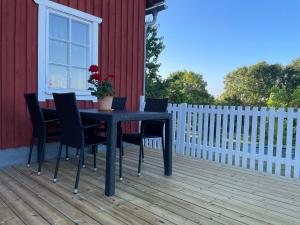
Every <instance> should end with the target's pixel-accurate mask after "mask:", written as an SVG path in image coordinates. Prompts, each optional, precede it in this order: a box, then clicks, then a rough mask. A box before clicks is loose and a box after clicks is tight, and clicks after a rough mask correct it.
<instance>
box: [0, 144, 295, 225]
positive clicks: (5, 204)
mask: <svg viewBox="0 0 300 225" xmlns="http://www.w3.org/2000/svg"><path fill="white" fill-rule="evenodd" d="M104 159H105V153H100V154H98V161H97V163H98V171H97V172H93V169H92V164H91V163H92V157H91V156H89V157H87V159H86V162H87V163H86V164H87V168H85V169H82V176H81V180H80V188H79V191H80V192H79V193H78V194H77V195H74V194H73V193H72V191H73V184H74V179H75V170H76V165H77V161H76V159H75V158H74V159H71V160H70V161H68V162H66V161H62V163H61V167H60V172H59V181H58V183H56V184H54V183H53V182H52V176H53V171H54V161H47V162H46V163H45V164H44V167H43V171H42V173H43V174H42V176H37V175H36V173H35V171H36V169H35V166H33V168H30V169H28V168H26V167H25V166H18V167H9V168H6V169H2V170H0V224H30V225H33V224H138V225H141V224H180V225H182V224H300V214H299V211H300V183H299V182H298V181H293V180H291V179H288V178H281V177H275V176H272V175H261V174H258V173H257V172H251V171H248V170H243V169H240V168H235V167H230V166H225V165H220V164H216V163H213V162H210V161H204V160H195V159H189V158H186V157H180V156H174V167H173V176H171V177H165V176H163V168H162V157H161V154H160V153H159V152H156V151H152V150H148V149H147V150H146V151H145V162H144V163H143V167H142V176H141V177H137V162H138V160H137V159H138V154H137V150H136V149H131V150H126V152H125V161H124V181H123V182H119V181H116V195H115V196H114V197H111V198H108V197H106V196H105V195H104V168H105V160H104ZM117 171H118V170H117ZM116 179H117V178H116ZM117 180H118V179H117Z"/></svg>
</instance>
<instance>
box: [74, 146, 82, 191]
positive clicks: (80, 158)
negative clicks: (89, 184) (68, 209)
mask: <svg viewBox="0 0 300 225" xmlns="http://www.w3.org/2000/svg"><path fill="white" fill-rule="evenodd" d="M83 156H84V149H83V147H82V148H81V149H80V155H79V161H78V167H77V174H76V180H75V186H74V194H77V193H78V185H79V178H80V169H81V167H82V166H83V164H82V163H83Z"/></svg>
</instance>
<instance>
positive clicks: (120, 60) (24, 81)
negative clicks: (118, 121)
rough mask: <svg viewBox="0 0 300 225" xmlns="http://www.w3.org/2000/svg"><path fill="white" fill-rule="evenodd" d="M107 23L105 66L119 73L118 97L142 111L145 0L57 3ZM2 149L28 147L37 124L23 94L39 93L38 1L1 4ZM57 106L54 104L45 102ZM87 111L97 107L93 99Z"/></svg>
mask: <svg viewBox="0 0 300 225" xmlns="http://www.w3.org/2000/svg"><path fill="white" fill-rule="evenodd" d="M56 2H58V3H60V4H64V5H67V6H70V7H72V8H76V9H79V10H81V11H85V12H87V13H90V14H93V15H95V16H98V17H101V18H102V19H103V22H102V24H101V25H100V30H99V34H100V35H99V65H100V67H101V70H102V72H104V73H110V74H115V76H116V79H115V81H114V87H115V90H116V96H127V97H128V100H127V108H128V109H134V110H136V109H138V104H139V96H140V95H142V90H143V62H144V17H145V1H143V0H56ZM0 12H1V13H0V32H1V33H0V46H1V53H0V88H1V89H0V93H1V95H0V148H11V147H19V146H24V145H28V143H29V140H30V135H31V125H30V121H29V115H28V112H27V109H26V105H25V101H24V97H23V94H24V93H25V92H37V88H38V86H37V46H38V43H37V39H38V30H37V24H38V6H37V5H36V4H35V3H34V1H33V0H1V1H0ZM42 105H44V106H49V107H50V106H53V102H52V101H47V102H45V103H43V104H42ZM80 106H81V107H95V105H94V104H93V103H92V102H90V101H82V102H80Z"/></svg>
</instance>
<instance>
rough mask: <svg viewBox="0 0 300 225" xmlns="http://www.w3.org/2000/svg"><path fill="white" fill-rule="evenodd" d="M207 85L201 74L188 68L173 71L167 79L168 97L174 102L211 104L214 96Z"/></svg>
mask: <svg viewBox="0 0 300 225" xmlns="http://www.w3.org/2000/svg"><path fill="white" fill-rule="evenodd" d="M206 86H207V83H206V82H205V81H204V80H203V76H202V75H201V74H198V73H195V72H192V71H187V70H184V71H177V72H173V73H171V74H170V75H169V77H168V78H167V79H166V81H165V87H166V97H167V98H168V99H169V101H170V102H172V103H183V102H184V103H188V104H196V105H202V104H211V103H212V102H213V97H212V96H211V95H210V94H209V93H208V91H207V89H206Z"/></svg>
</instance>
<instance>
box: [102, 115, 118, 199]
mask: <svg viewBox="0 0 300 225" xmlns="http://www.w3.org/2000/svg"><path fill="white" fill-rule="evenodd" d="M116 141H117V123H116V122H115V121H113V120H112V119H110V120H109V121H107V150H106V171H105V195H106V196H112V195H114V194H115V168H116V165H115V162H116Z"/></svg>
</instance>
